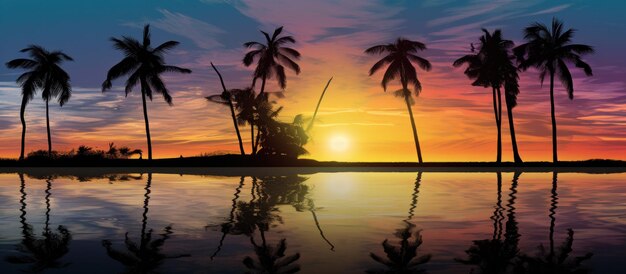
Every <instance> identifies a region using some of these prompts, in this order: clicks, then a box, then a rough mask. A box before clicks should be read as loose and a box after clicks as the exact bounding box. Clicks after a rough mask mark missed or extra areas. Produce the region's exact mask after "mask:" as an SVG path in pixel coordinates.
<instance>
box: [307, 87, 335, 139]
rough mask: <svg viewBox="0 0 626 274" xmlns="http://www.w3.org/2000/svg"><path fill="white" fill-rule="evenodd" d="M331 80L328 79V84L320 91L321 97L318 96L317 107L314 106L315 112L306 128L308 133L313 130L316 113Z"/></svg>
mask: <svg viewBox="0 0 626 274" xmlns="http://www.w3.org/2000/svg"><path fill="white" fill-rule="evenodd" d="M332 80H333V77H330V79H328V82H327V83H326V86H325V87H324V90H322V95H320V99H319V100H318V101H317V106H315V112H313V118H311V122H309V125H308V126H307V127H306V131H307V132H309V131H310V130H311V128H313V123H314V122H315V117H316V116H317V111H318V110H319V109H320V105H321V104H322V99H324V94H326V89H328V86H329V85H330V81H332Z"/></svg>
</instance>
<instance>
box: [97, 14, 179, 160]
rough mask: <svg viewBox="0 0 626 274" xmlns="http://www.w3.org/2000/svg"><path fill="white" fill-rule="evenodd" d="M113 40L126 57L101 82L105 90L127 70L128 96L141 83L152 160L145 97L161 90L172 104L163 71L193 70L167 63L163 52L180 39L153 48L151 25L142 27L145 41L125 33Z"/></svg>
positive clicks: (150, 152) (149, 155)
mask: <svg viewBox="0 0 626 274" xmlns="http://www.w3.org/2000/svg"><path fill="white" fill-rule="evenodd" d="M111 41H113V46H114V47H115V49H118V50H120V51H122V52H123V53H124V59H122V61H120V62H119V63H117V64H116V65H115V66H113V67H111V69H109V72H108V73H107V79H106V80H105V81H104V83H102V92H105V91H106V90H108V89H111V85H112V84H111V81H113V80H114V79H116V78H119V77H121V76H124V75H127V74H130V76H129V77H128V80H126V96H128V93H130V92H131V91H132V90H133V87H135V86H136V85H137V84H139V85H140V86H141V100H142V103H143V118H144V120H145V123H146V138H147V139H148V160H152V142H151V140H150V125H149V123H148V107H147V105H146V97H148V98H150V101H152V92H155V93H160V94H161V95H163V99H164V100H165V102H167V103H168V104H169V105H170V106H171V105H172V96H170V94H169V90H168V89H167V87H166V86H165V83H163V80H161V77H160V76H161V73H164V72H178V73H191V70H189V69H186V68H180V67H177V66H170V65H166V64H165V61H164V60H163V59H164V57H163V55H164V54H165V53H166V52H167V51H168V50H171V49H173V48H174V47H176V46H177V45H178V44H179V43H178V42H176V41H167V42H165V43H163V44H161V45H159V46H158V47H156V48H152V47H151V46H150V25H146V26H145V27H144V29H143V43H140V42H139V41H137V40H135V39H133V38H130V37H126V36H122V38H121V39H118V38H111Z"/></svg>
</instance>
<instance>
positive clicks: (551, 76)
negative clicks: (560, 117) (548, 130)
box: [550, 70, 559, 163]
mask: <svg viewBox="0 0 626 274" xmlns="http://www.w3.org/2000/svg"><path fill="white" fill-rule="evenodd" d="M550 114H551V115H552V161H553V162H554V163H556V162H558V161H559V158H558V156H557V152H556V116H555V115H554V70H550Z"/></svg>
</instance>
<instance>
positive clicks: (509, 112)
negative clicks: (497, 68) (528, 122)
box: [504, 91, 524, 164]
mask: <svg viewBox="0 0 626 274" xmlns="http://www.w3.org/2000/svg"><path fill="white" fill-rule="evenodd" d="M504 96H505V99H504V102H505V103H506V113H507V115H508V118H509V130H510V131H511V146H513V160H514V161H515V163H517V164H521V163H523V162H524V161H522V157H520V155H519V151H518V150H517V138H515V123H513V107H512V106H511V105H510V104H509V100H508V99H507V97H508V95H507V94H506V91H505V93H504Z"/></svg>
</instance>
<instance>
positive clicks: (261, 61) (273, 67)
mask: <svg viewBox="0 0 626 274" xmlns="http://www.w3.org/2000/svg"><path fill="white" fill-rule="evenodd" d="M282 31H283V27H279V28H277V29H275V30H274V33H273V34H272V36H271V37H270V35H269V34H268V33H267V32H264V31H261V33H263V36H265V44H264V43H262V42H255V41H251V42H246V43H244V44H243V46H244V47H246V48H254V49H253V50H251V51H249V52H247V53H246V55H245V56H244V58H243V64H244V65H245V66H246V67H248V66H250V65H252V63H254V61H255V60H257V62H256V63H257V64H256V68H255V69H254V73H253V77H252V88H254V86H255V85H256V81H257V80H258V79H261V90H260V91H259V95H260V96H261V98H264V99H265V100H267V97H263V96H264V95H265V94H264V93H265V82H266V81H267V80H268V79H271V78H272V77H276V80H277V81H278V85H279V86H280V88H281V89H285V87H286V86H287V76H286V74H285V67H287V68H288V69H291V70H293V71H294V72H295V73H296V74H300V66H299V65H298V64H297V63H296V62H295V61H294V59H295V60H298V59H300V53H299V52H298V51H297V50H295V49H293V48H290V47H286V46H285V45H286V44H288V43H292V44H293V43H296V40H295V39H294V38H293V37H292V36H289V35H288V36H281V37H279V36H280V34H281V33H282ZM250 127H251V129H250V132H251V135H252V138H251V139H252V142H253V144H252V155H255V154H256V148H257V144H256V143H254V142H255V141H254V140H255V138H254V124H251V125H250Z"/></svg>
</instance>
